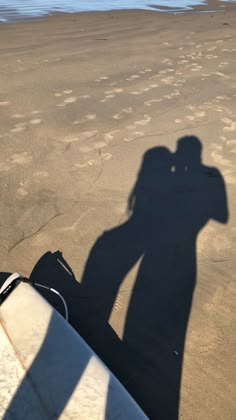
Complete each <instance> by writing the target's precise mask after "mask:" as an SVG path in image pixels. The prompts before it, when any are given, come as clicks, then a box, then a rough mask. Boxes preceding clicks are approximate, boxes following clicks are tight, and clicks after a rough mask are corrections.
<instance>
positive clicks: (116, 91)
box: [105, 88, 124, 95]
mask: <svg viewBox="0 0 236 420" xmlns="http://www.w3.org/2000/svg"><path fill="white" fill-rule="evenodd" d="M122 92H124V89H122V88H115V89H112V90H106V91H105V94H106V95H113V93H122Z"/></svg>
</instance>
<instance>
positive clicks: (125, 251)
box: [0, 4, 236, 420]
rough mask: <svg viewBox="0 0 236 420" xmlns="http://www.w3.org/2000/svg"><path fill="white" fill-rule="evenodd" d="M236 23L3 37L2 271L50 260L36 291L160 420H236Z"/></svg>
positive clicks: (122, 17)
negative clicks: (62, 303)
mask: <svg viewBox="0 0 236 420" xmlns="http://www.w3.org/2000/svg"><path fill="white" fill-rule="evenodd" d="M235 21H236V8H235V5H233V4H232V5H231V6H228V7H227V8H226V10H225V11H224V12H223V13H216V14H211V13H208V14H186V15H176V16H175V15H167V14H160V13H158V12H151V11H150V12H148V11H117V12H107V13H82V14H76V15H63V14H58V15H56V16H52V17H49V18H47V19H46V20H44V21H39V22H28V23H17V24H2V25H0V54H1V60H0V238H1V241H0V261H1V271H9V272H13V271H18V272H21V273H22V274H24V275H26V276H29V275H30V273H31V271H32V269H33V267H34V266H35V265H36V263H37V261H38V260H39V259H40V258H41V259H40V262H39V263H38V264H37V266H36V267H35V270H34V271H33V274H32V278H34V279H37V280H39V279H40V280H41V282H42V281H44V282H45V284H50V285H51V286H52V287H55V288H56V289H58V290H59V291H60V292H61V293H62V294H63V296H64V297H65V299H66V300H67V303H68V306H69V312H70V322H71V324H72V325H73V326H74V327H75V328H76V329H77V330H78V331H79V332H80V333H81V335H82V336H83V337H84V338H85V339H86V340H87V341H88V343H89V344H90V345H91V347H92V348H93V349H94V350H95V351H96V352H97V353H98V354H99V356H100V357H101V358H102V359H103V360H104V361H105V363H106V364H108V366H109V367H110V368H111V369H112V371H113V372H114V373H115V374H116V375H117V377H118V378H119V379H120V380H121V382H122V383H123V384H124V385H125V387H126V388H127V389H128V391H129V392H130V393H131V394H132V396H133V397H134V398H135V399H136V401H137V402H138V403H139V405H140V406H141V408H142V409H143V410H144V411H145V413H146V414H147V415H148V416H149V417H150V418H151V419H154V420H155V419H160V420H172V419H177V418H180V419H184V420H189V419H191V420H211V419H214V420H222V419H224V420H233V419H235V418H236V417H235V416H236V407H235V377H236V375H235V374H236V372H235V344H236V343H235V321H236V317H235V256H236V255H235V254H236V251H235V245H236V218H235V212H236V165H235V163H236V25H235ZM58 250H60V251H61V252H62V255H63V258H62V256H61V254H59V253H58V252H56V251H58ZM58 258H59V259H61V260H63V265H64V266H65V265H66V266H67V268H68V270H69V267H70V268H71V270H72V271H73V275H69V274H68V272H65V271H64V270H63V268H62V267H63V265H61V264H59V263H58ZM47 297H48V296H47ZM48 298H49V297H48ZM49 299H50V298H49ZM53 303H55V304H57V303H56V302H53ZM60 309H61V308H60V307H59V310H60Z"/></svg>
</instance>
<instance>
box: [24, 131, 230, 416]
mask: <svg viewBox="0 0 236 420" xmlns="http://www.w3.org/2000/svg"><path fill="white" fill-rule="evenodd" d="M201 154H202V145H201V142H200V140H199V139H198V138H197V137H194V136H188V137H183V138H181V139H179V140H178V142H177V149H176V152H175V153H171V152H170V151H169V150H168V149H167V148H166V147H159V146H157V147H154V148H152V149H150V150H148V151H147V152H146V153H145V154H144V157H143V161H142V164H141V168H140V171H139V174H138V176H137V181H136V183H135V185H134V187H133V190H132V192H131V194H130V197H129V200H128V213H129V215H128V218H127V221H126V222H125V223H123V224H121V225H119V226H117V227H115V228H113V229H111V230H109V231H106V232H104V234H103V235H102V236H100V237H99V238H98V239H97V241H96V242H95V244H94V245H93V247H92V249H91V252H90V255H89V257H88V260H87V263H86V266H85V269H84V273H83V277H82V280H81V283H78V282H77V281H76V279H75V277H74V275H73V273H72V271H71V269H70V267H69V266H68V265H67V263H66V261H64V260H63V257H62V254H60V252H56V253H54V254H52V253H51V252H47V253H46V254H44V255H43V256H42V258H41V259H40V260H39V261H38V263H37V264H36V266H35V268H34V269H33V272H32V274H31V279H32V280H33V281H38V282H40V283H44V284H47V285H50V286H51V287H54V288H56V289H57V290H59V291H60V293H61V294H62V295H63V296H64V298H65V300H66V302H67V304H68V307H69V317H70V320H69V321H70V323H71V325H72V326H73V327H74V328H75V329H76V330H77V331H78V332H79V333H80V335H81V336H82V337H83V338H84V339H85V340H86V341H87V343H88V344H89V345H90V346H91V347H92V348H93V350H94V351H95V352H96V353H97V354H98V355H99V356H100V357H101V359H102V360H103V361H104V362H105V363H106V364H107V365H108V367H109V368H110V369H111V371H112V372H113V373H115V375H116V376H117V377H118V379H119V380H120V381H121V383H123V384H124V386H125V387H126V389H127V390H128V391H129V392H130V394H131V395H132V396H133V397H134V399H135V400H136V401H137V402H138V404H139V405H140V406H141V408H142V409H143V410H144V412H145V413H146V414H147V415H148V416H149V418H151V419H160V420H165V419H166V420H172V419H177V418H178V407H179V395H180V382H181V369H182V362H183V355H184V342H185V335H186V329H187V324H188V319H189V315H190V310H191V304H192V298H193V292H194V288H195V283H196V239H197V235H198V233H199V232H200V230H201V229H202V228H203V227H204V226H205V225H206V224H207V222H208V221H209V220H210V219H214V220H216V221H218V222H221V223H226V222H227V218H228V214H227V198H226V191H225V186H224V181H223V178H222V176H221V174H220V172H219V171H218V170H217V169H216V168H212V167H207V166H205V165H204V164H203V163H202V160H201ZM138 261H140V263H139V269H138V273H137V277H136V279H135V283H134V286H133V290H132V293H131V297H130V301H129V306H128V310H127V314H126V320H125V326H124V332H123V337H122V339H120V338H119V337H118V336H117V334H116V333H115V331H114V330H113V329H112V327H111V326H110V325H109V318H110V315H111V312H112V309H113V305H114V302H115V300H116V298H117V294H118V291H119V288H120V286H121V284H122V281H123V279H124V278H125V276H126V275H127V273H128V272H129V271H130V270H131V269H132V267H133V266H134V265H135V264H136V263H137V262H138ZM64 268H66V270H65V269H64ZM45 297H46V298H47V299H48V300H50V302H51V303H52V304H53V305H54V306H56V307H57V308H58V302H57V301H56V300H54V297H53V296H48V294H45ZM58 309H59V310H61V308H58ZM78 357H79V355H78Z"/></svg>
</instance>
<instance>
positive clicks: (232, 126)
mask: <svg viewBox="0 0 236 420" xmlns="http://www.w3.org/2000/svg"><path fill="white" fill-rule="evenodd" d="M221 121H222V122H223V123H225V124H227V125H226V126H225V127H223V131H226V132H230V131H236V122H235V121H232V120H231V119H230V118H227V117H224V118H221Z"/></svg>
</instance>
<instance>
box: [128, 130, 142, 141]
mask: <svg viewBox="0 0 236 420" xmlns="http://www.w3.org/2000/svg"><path fill="white" fill-rule="evenodd" d="M143 136H144V133H143V132H142V131H136V132H135V133H132V135H130V136H128V137H125V138H124V139H123V141H125V142H129V141H133V140H138V139H139V138H142V137H143Z"/></svg>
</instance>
